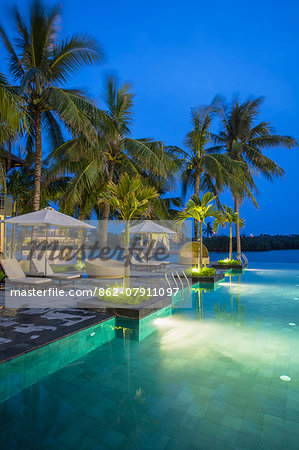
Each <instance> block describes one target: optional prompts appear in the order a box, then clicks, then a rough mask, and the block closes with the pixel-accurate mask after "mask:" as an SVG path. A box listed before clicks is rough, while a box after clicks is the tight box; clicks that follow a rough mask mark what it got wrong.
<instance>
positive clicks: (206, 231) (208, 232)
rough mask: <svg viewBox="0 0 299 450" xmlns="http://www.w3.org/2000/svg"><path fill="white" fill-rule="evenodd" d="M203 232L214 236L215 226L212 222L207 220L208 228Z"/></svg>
mask: <svg viewBox="0 0 299 450" xmlns="http://www.w3.org/2000/svg"><path fill="white" fill-rule="evenodd" d="M203 234H204V235H205V236H207V237H212V236H213V234H214V231H213V226H212V224H211V222H207V225H206V228H205V229H204V230H203Z"/></svg>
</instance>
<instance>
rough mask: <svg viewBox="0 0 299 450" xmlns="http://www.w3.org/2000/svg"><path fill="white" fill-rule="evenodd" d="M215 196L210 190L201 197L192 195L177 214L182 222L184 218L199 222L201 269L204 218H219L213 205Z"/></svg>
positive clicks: (200, 263)
mask: <svg viewBox="0 0 299 450" xmlns="http://www.w3.org/2000/svg"><path fill="white" fill-rule="evenodd" d="M215 199H216V196H215V195H213V193H212V192H206V193H205V194H204V195H203V197H202V199H200V198H199V196H198V195H193V196H192V198H191V199H190V200H189V201H188V203H187V205H186V206H185V208H184V209H183V211H180V212H179V213H178V215H177V220H178V222H179V223H180V224H182V223H183V222H184V221H185V220H186V219H194V220H196V221H198V222H199V241H200V250H199V261H198V268H199V269H200V270H201V269H202V234H203V233H202V227H203V225H206V219H209V218H215V219H217V218H219V217H220V212H219V210H218V208H217V207H216V206H214V205H213V201H214V200H215Z"/></svg>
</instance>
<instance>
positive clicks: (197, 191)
mask: <svg viewBox="0 0 299 450" xmlns="http://www.w3.org/2000/svg"><path fill="white" fill-rule="evenodd" d="M199 182H200V174H199V173H196V176H195V186H194V194H195V195H199ZM194 240H195V241H196V242H197V241H198V221H197V220H195V219H194Z"/></svg>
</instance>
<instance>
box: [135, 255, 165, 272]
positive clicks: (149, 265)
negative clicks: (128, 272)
mask: <svg viewBox="0 0 299 450" xmlns="http://www.w3.org/2000/svg"><path fill="white" fill-rule="evenodd" d="M130 260H131V266H132V267H135V268H138V269H146V270H151V271H152V270H156V269H160V268H161V263H159V262H158V261H142V262H139V261H137V259H136V258H135V257H134V256H133V255H131V257H130Z"/></svg>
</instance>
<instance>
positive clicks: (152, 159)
mask: <svg viewBox="0 0 299 450" xmlns="http://www.w3.org/2000/svg"><path fill="white" fill-rule="evenodd" d="M130 89H131V86H130V85H129V84H123V85H122V86H118V83H117V80H116V79H115V78H113V77H109V78H108V79H107V83H106V89H105V95H104V99H105V113H106V115H107V116H108V118H109V119H108V120H107V118H106V117H105V118H104V120H103V121H102V123H101V126H100V132H101V139H100V143H101V145H102V147H103V148H104V152H105V161H104V170H105V173H106V179H107V182H108V183H110V182H111V181H113V179H114V176H115V174H116V173H117V172H118V175H119V176H120V175H121V174H122V173H123V172H124V171H125V172H127V173H130V174H131V175H132V176H133V174H135V175H136V173H138V174H139V175H140V176H142V178H146V177H147V176H154V175H157V176H160V177H162V178H167V177H168V176H170V175H171V173H172V170H173V169H174V167H175V163H174V161H173V160H172V159H171V158H170V157H168V155H167V152H166V151H165V146H164V145H163V143H162V142H155V141H152V140H150V139H145V138H143V139H135V138H133V137H131V131H130V124H131V122H132V119H133V99H134V94H132V92H130ZM109 213H110V205H109V202H108V201H107V202H104V203H103V224H102V246H103V247H105V246H106V245H107V232H108V219H109Z"/></svg>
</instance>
